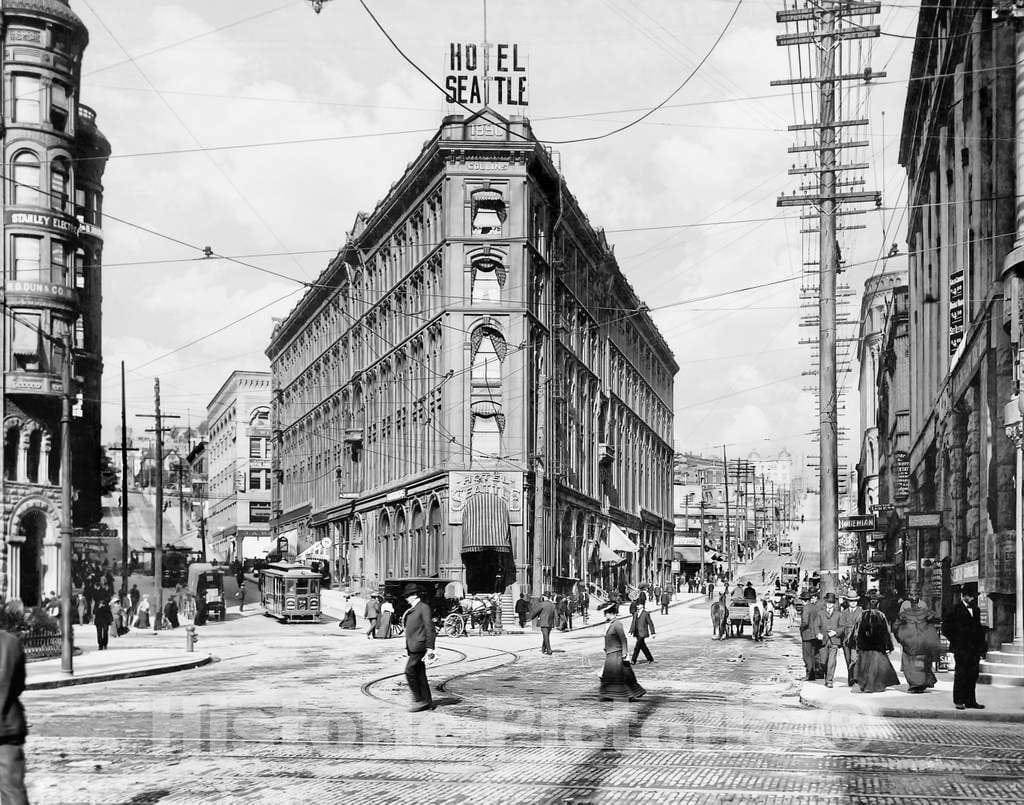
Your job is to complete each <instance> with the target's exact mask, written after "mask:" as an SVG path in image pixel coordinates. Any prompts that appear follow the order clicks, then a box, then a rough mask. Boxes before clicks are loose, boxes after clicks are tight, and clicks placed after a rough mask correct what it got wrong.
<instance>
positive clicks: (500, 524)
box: [462, 492, 512, 553]
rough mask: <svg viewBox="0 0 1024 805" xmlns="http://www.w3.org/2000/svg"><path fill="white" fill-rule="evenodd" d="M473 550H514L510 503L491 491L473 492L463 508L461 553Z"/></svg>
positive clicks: (509, 551)
mask: <svg viewBox="0 0 1024 805" xmlns="http://www.w3.org/2000/svg"><path fill="white" fill-rule="evenodd" d="M473 551H505V552H507V553H512V543H511V541H510V540H509V525H508V506H506V505H505V501H504V500H503V499H502V498H500V497H499V496H498V495H495V494H492V493H490V492H477V493H476V494H474V495H470V497H469V498H468V499H467V500H466V504H465V507H464V508H463V510H462V552H463V553H471V552H473Z"/></svg>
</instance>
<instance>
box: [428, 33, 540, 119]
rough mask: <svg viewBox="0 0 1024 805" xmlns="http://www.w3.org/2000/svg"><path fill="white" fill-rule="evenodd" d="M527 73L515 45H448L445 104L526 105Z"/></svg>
mask: <svg viewBox="0 0 1024 805" xmlns="http://www.w3.org/2000/svg"><path fill="white" fill-rule="evenodd" d="M527 78H528V71H527V67H526V63H525V57H524V56H521V55H520V53H519V45H518V44H510V43H508V42H500V43H497V44H484V45H477V44H474V43H472V42H470V43H468V44H463V43H461V42H452V43H451V44H450V45H449V46H448V59H447V63H446V65H445V76H444V91H445V101H446V102H447V103H450V104H455V105H457V106H474V107H475V106H479V107H483V106H488V105H491V106H508V107H520V108H522V107H526V106H528V105H529V92H528V82H527Z"/></svg>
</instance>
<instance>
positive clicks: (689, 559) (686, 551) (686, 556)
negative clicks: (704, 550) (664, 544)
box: [675, 545, 708, 565]
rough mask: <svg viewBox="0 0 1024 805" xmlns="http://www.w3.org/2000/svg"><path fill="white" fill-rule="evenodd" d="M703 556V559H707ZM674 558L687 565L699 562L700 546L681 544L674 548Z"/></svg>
mask: <svg viewBox="0 0 1024 805" xmlns="http://www.w3.org/2000/svg"><path fill="white" fill-rule="evenodd" d="M707 558H708V557H707V556H705V561H707ZM675 560H676V561H677V562H683V563H684V564H687V565H699V564H700V547H699V546H697V545H683V546H681V547H679V548H676V550H675Z"/></svg>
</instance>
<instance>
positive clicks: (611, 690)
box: [601, 601, 647, 702]
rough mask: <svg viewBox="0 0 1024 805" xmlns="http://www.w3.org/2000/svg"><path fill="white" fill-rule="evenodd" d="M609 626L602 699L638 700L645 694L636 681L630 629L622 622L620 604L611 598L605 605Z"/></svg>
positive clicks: (605, 636)
mask: <svg viewBox="0 0 1024 805" xmlns="http://www.w3.org/2000/svg"><path fill="white" fill-rule="evenodd" d="M601 611H602V612H604V617H605V620H606V621H607V622H608V626H607V628H606V629H605V632H604V670H603V672H602V673H601V700H602V701H611V700H612V699H628V700H629V701H631V702H635V701H636V700H637V699H639V698H640V697H641V696H643V695H644V694H645V693H647V691H646V690H644V689H643V688H642V687H640V683H639V682H637V681H636V674H634V673H633V666H632V665H631V664H630V662H629V660H627V659H626V657H627V656H628V652H627V648H628V646H627V643H626V632H625V630H624V629H623V628H622V624H621V623H619V621H618V615H619V605H618V604H617V603H615V602H614V601H611V602H609V603H607V604H605V605H604V606H603V607H601Z"/></svg>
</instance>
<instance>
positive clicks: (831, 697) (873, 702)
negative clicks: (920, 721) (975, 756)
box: [800, 648, 1024, 723]
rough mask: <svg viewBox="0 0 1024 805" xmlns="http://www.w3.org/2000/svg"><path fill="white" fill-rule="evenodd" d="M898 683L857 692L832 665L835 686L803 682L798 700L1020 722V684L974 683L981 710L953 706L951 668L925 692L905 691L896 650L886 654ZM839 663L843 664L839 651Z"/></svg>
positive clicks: (853, 709)
mask: <svg viewBox="0 0 1024 805" xmlns="http://www.w3.org/2000/svg"><path fill="white" fill-rule="evenodd" d="M889 659H890V660H892V664H893V667H894V668H895V669H896V672H897V674H899V677H900V680H901V682H902V684H900V685H899V686H898V687H894V688H889V689H888V690H884V691H881V692H879V693H861V692H860V688H859V687H857V686H856V685H854V686H853V687H852V688H851V687H849V685H848V684H847V677H846V671H845V669H842V670H841V669H840V668H837V669H836V678H835V687H834V688H826V687H825V683H824V682H823V681H822V680H820V679H819V680H815V681H814V682H806V681H805V682H803V683H802V684H801V687H800V702H801V703H802V704H805V705H807V706H809V707H815V708H818V709H820V710H831V711H835V712H844V713H858V714H863V715H871V716H889V717H891V718H951V719H955V720H963V721H1001V722H1016V723H1024V691H1022V690H1021V689H1020V688H997V687H993V686H991V685H978V689H977V691H978V701H979V702H980V703H981V704H983V705H985V709H984V710H957V709H956V708H954V707H953V672H952V671H949V672H944V673H939V674H936V677H937V679H938V682H937V683H936V685H935V687H934V688H932V689H931V690H929V691H927V692H925V693H907V684H906V680H904V679H903V674H902V673H900V652H899V649H898V648H897V649H896V650H895V651H893V653H892V654H890V655H889ZM839 665H840V666H842V665H843V661H842V653H840V655H839Z"/></svg>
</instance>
